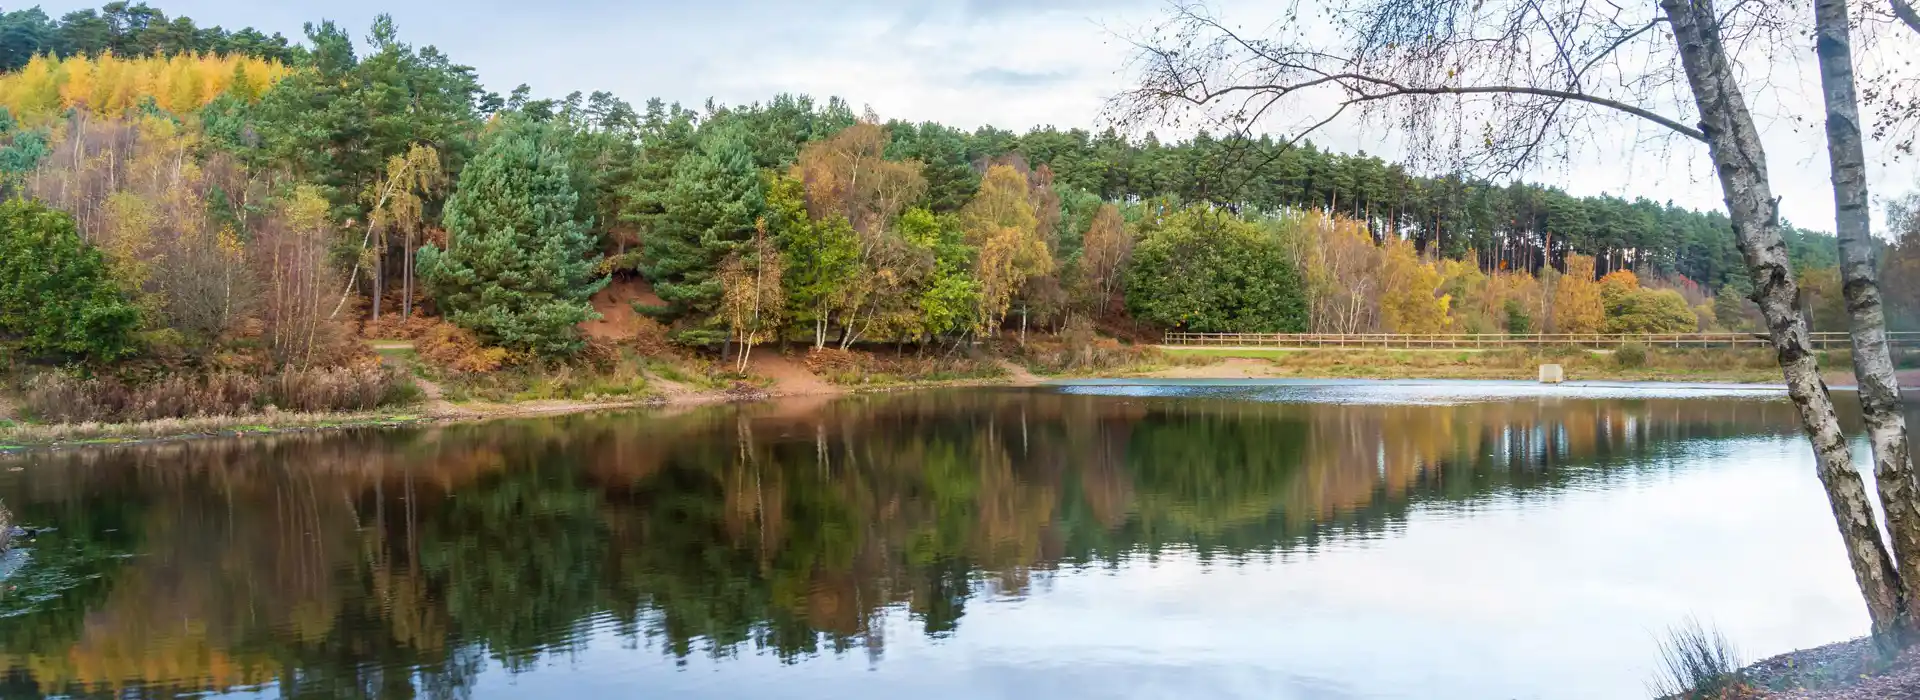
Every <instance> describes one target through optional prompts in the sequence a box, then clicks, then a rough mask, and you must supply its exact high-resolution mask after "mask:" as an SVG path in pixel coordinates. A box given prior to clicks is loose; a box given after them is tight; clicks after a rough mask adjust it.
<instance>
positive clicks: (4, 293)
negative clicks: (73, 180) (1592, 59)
mask: <svg viewBox="0 0 1920 700" xmlns="http://www.w3.org/2000/svg"><path fill="white" fill-rule="evenodd" d="M139 326H140V310H139V309H138V308H137V307H135V306H134V305H133V304H132V302H129V301H128V300H127V298H126V295H124V294H123V293H121V290H120V286H119V283H118V282H117V281H115V280H114V279H112V277H111V275H110V274H109V272H108V269H107V264H106V261H105V259H104V258H103V257H102V256H101V254H100V251H99V249H97V248H95V247H93V246H92V245H89V244H87V242H86V241H83V240H81V239H80V234H79V233H78V232H77V231H75V230H74V226H73V217H71V216H68V215H67V214H66V213H65V212H61V211H56V210H53V209H49V208H47V207H46V206H45V205H43V204H40V203H38V202H31V201H26V200H18V199H16V200H13V201H10V202H7V203H5V204H0V341H7V340H11V341H12V342H14V343H16V344H17V345H18V347H19V349H20V350H21V352H22V353H23V354H25V355H27V356H29V357H35V358H45V359H56V360H70V359H84V360H89V361H92V362H111V361H114V360H118V359H120V358H123V357H127V356H129V355H132V354H133V353H134V352H135V350H136V343H135V342H134V331H136V330H138V328H139Z"/></svg>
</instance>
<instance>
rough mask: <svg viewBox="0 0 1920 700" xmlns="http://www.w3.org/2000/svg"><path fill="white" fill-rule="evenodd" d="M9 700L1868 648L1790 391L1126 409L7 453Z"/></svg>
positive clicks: (1417, 674) (1177, 391)
mask: <svg viewBox="0 0 1920 700" xmlns="http://www.w3.org/2000/svg"><path fill="white" fill-rule="evenodd" d="M0 500H4V501H5V503H6V504H7V505H9V506H10V507H12V509H13V510H14V511H15V513H16V514H17V515H18V516H19V518H20V520H22V521H23V522H25V523H27V524H30V525H35V526H42V527H53V528H57V529H56V530H55V531H54V532H52V533H50V534H47V535H45V536H43V537H41V538H40V539H39V540H38V541H36V542H33V543H31V544H30V545H29V547H28V548H27V551H26V553H25V555H24V559H18V560H16V561H14V562H13V565H17V566H19V568H18V570H17V571H15V572H14V573H13V575H12V576H11V578H9V579H8V580H7V581H6V582H5V583H4V584H0V588H4V590H3V591H0V668H4V669H5V676H4V683H0V695H4V696H6V697H38V696H42V695H48V694H102V695H106V694H114V695H119V696H122V697H125V696H128V695H138V696H146V697H165V696H177V695H195V696H203V695H209V694H213V695H221V694H225V695H234V696H260V697H390V698H467V697H473V698H574V697H594V698H598V697H706V698H736V697H742V698H744V697H753V698H774V697H781V698H785V697H794V698H897V697H913V698H918V699H929V698H1035V697H1039V698H1045V697H1129V698H1163V697H1164V698H1206V697H1246V698H1280V699H1289V698H1330V699H1331V698H1432V697H1442V698H1621V697H1645V696H1646V692H1645V688H1646V684H1647V682H1648V681H1650V680H1651V679H1652V678H1653V677H1654V673H1655V671H1654V662H1655V660H1656V658H1657V653H1656V644H1657V640H1658V638H1659V636H1660V634H1661V633H1662V632H1663V630H1665V629H1666V628H1667V627H1669V626H1672V625H1674V624H1677V623H1680V622H1682V621H1683V620H1685V619H1686V618H1688V617H1689V616H1692V617H1697V618H1699V619H1700V620H1702V621H1704V622H1707V623H1710V624H1713V625H1716V626H1718V627H1719V628H1720V629H1721V630H1722V631H1724V632H1725V633H1726V635H1727V636H1728V637H1730V638H1731V639H1732V640H1734V642H1735V643H1736V644H1737V645H1738V646H1739V647H1740V649H1741V651H1742V652H1744V654H1745V655H1746V656H1747V657H1748V658H1749V659H1752V658H1758V657H1762V656H1766V655H1771V654H1774V653H1779V652H1784V651H1788V650H1791V649H1795V648H1799V647H1804V646H1810V645H1815V644H1820V643H1824V642H1829V641H1834V640H1838V639H1841V638H1845V637H1848V636H1852V635H1857V634H1859V633H1862V632H1863V631H1864V629H1865V613H1864V609H1863V608H1862V606H1861V604H1860V602H1859V599H1858V597H1857V596H1856V595H1855V593H1854V592H1853V585H1852V581H1851V575H1850V574H1849V572H1848V569H1847V566H1846V562H1845V560H1844V558H1843V556H1842V554H1841V552H1840V547H1839V544H1838V537H1837V536H1836V535H1835V534H1834V533H1833V529H1832V525H1831V521H1830V516H1829V515H1828V512H1827V509H1826V505H1825V501H1824V499H1823V497H1822V495H1821V492H1820V489H1819V485H1818V483H1817V482H1816V481H1815V479H1814V476H1813V472H1812V467H1811V461H1810V453H1809V450H1808V448H1807V447H1806V446H1805V444H1804V441H1803V440H1802V439H1801V438H1800V437H1799V436H1798V433H1797V432H1796V431H1795V430H1794V422H1793V416H1792V413H1791V405H1790V404H1788V403H1786V402H1785V400H1784V398H1783V396H1782V395H1780V394H1777V393H1773V392H1767V391H1753V390H1726V389H1681V388H1669V389H1661V390H1648V389H1645V388H1620V387H1573V388H1552V389H1549V388H1542V387H1537V386H1533V385H1528V384H1485V383H1433V384H1427V385H1421V386H1399V387H1396V386H1388V385H1384V384H1365V383H1337V382H1335V383H1281V384H1275V383H1241V384H1233V385H1224V386H1214V385H1204V384H1179V383H1169V384H1157V385H1140V384H1128V383H1106V384H1098V383H1096V384H1090V385H1080V386H1068V387H1054V388H1041V389H1031V390H1017V389H1006V390H979V389H975V390H954V391H941V392H927V393H913V394H899V395H885V396H863V397H852V398H845V399H839V400H812V401H796V402H786V403H772V404H765V405H750V406H739V407H710V408H704V409H698V410H690V411H677V412H660V413H634V414H616V415H592V416H573V417H565V418H557V419H549V420H536V421H523V422H504V423H488V424H484V425H466V426H445V427H428V428H419V429H406V430H386V431H361V432H352V433H335V434H325V435H319V434H316V435H287V436H276V437H263V438H255V439H244V440H241V439H235V440H209V441H197V442H185V443H173V444H164V445H150V446H141V447H130V448H116V449H100V450H88V451H74V452H62V453H51V454H37V455H29V456H16V457H13V458H7V459H0Z"/></svg>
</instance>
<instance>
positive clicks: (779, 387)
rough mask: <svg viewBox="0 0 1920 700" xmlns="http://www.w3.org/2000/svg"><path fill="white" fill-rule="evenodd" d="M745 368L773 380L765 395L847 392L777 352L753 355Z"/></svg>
mask: <svg viewBox="0 0 1920 700" xmlns="http://www.w3.org/2000/svg"><path fill="white" fill-rule="evenodd" d="M747 368H748V369H749V370H751V371H752V372H753V373H754V374H757V375H760V376H762V377H766V378H768V379H772V380H773V386H771V387H768V389H767V393H769V394H772V395H774V396H827V395H833V394H844V393H846V391H847V390H846V389H843V388H840V387H838V386H834V385H833V384H832V383H831V382H828V381H827V380H825V379H821V378H820V377H819V376H818V375H816V374H814V373H812V372H809V371H807V366H806V365H804V364H801V363H800V361H799V360H795V359H793V358H791V357H787V356H786V355H782V354H779V353H777V352H768V351H764V350H763V351H760V352H756V353H754V354H753V359H752V361H751V362H749V363H748V364H747Z"/></svg>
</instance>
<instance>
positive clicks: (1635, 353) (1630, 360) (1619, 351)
mask: <svg viewBox="0 0 1920 700" xmlns="http://www.w3.org/2000/svg"><path fill="white" fill-rule="evenodd" d="M1613 364H1614V366H1616V367H1619V368H1621V369H1633V368H1636V367H1645V366H1646V365H1647V346H1646V344H1645V343H1624V344H1622V345H1621V346H1620V347H1618V348H1615V349H1614V351H1613Z"/></svg>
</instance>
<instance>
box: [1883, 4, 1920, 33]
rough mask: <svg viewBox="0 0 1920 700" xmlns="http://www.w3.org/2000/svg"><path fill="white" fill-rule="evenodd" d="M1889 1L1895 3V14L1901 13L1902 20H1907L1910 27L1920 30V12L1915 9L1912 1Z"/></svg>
mask: <svg viewBox="0 0 1920 700" xmlns="http://www.w3.org/2000/svg"><path fill="white" fill-rule="evenodd" d="M1889 2H1892V3H1893V14H1895V15H1899V17H1900V21H1902V22H1906V23H1907V27H1908V28H1909V29H1912V30H1913V31H1916V32H1920V12H1916V11H1914V9H1913V4H1912V3H1909V2H1907V0H1889Z"/></svg>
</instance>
